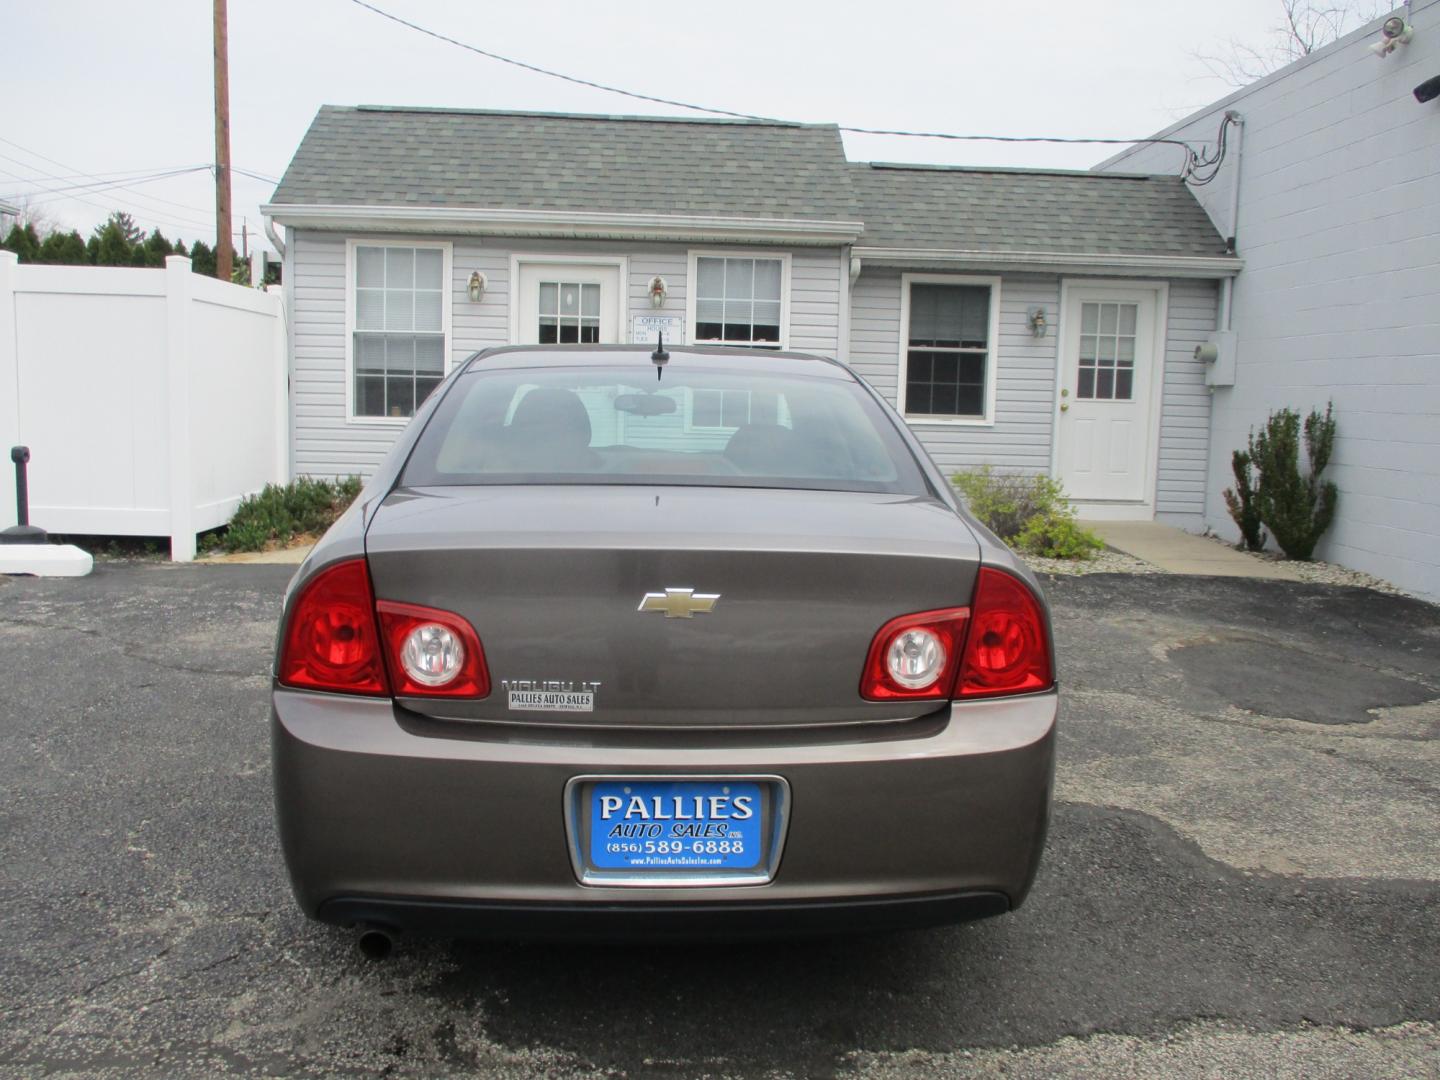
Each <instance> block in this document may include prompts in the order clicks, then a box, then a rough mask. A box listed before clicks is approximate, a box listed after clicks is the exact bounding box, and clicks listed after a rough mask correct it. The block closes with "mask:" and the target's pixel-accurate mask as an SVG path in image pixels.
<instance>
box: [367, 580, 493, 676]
mask: <svg viewBox="0 0 1440 1080" xmlns="http://www.w3.org/2000/svg"><path fill="white" fill-rule="evenodd" d="M375 608H376V610H377V611H378V612H379V613H380V628H381V632H382V633H383V634H384V635H385V644H386V649H385V659H386V662H387V664H388V666H389V668H390V679H391V684H392V685H393V686H394V687H395V693H396V694H397V695H401V696H406V697H447V698H483V697H484V696H485V695H487V694H488V693H490V672H489V670H488V669H487V668H486V666H485V652H484V650H483V649H482V648H481V647H480V637H479V635H478V634H476V633H475V628H474V627H473V626H471V625H470V623H469V622H467V621H466V620H465V619H462V618H461V617H460V616H459V615H456V614H454V613H453V612H449V611H440V610H437V609H436V608H428V607H421V606H420V605H419V604H401V603H397V602H396V601H394V600H381V601H380V602H379V603H378V604H376V605H375Z"/></svg>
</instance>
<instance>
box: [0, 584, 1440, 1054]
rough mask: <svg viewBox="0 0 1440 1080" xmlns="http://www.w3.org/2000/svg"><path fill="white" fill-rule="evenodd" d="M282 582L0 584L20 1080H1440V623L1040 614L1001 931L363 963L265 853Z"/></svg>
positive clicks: (8, 996)
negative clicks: (1015, 874) (1028, 750)
mask: <svg viewBox="0 0 1440 1080" xmlns="http://www.w3.org/2000/svg"><path fill="white" fill-rule="evenodd" d="M289 574H290V568H288V567H274V566H216V567H200V566H188V567H186V566H172V565H166V564H160V565H156V564H118V563H101V564H100V565H99V567H98V568H97V570H96V572H95V574H94V575H92V576H91V577H89V578H85V579H78V580H70V581H61V580H37V579H0V686H3V687H4V694H3V699H0V739H3V744H0V745H3V747H4V753H3V754H0V791H3V793H4V797H3V800H0V851H3V856H4V858H3V861H0V929H3V940H4V941H5V943H6V948H5V949H4V951H3V952H0V1077H7V1078H8V1077H16V1078H19V1077H25V1078H30V1077H40V1076H53V1077H142V1076H143V1077H148V1076H164V1077H211V1076H229V1075H235V1076H355V1077H370V1076H442V1075H467V1074H484V1075H497V1076H535V1075H545V1076H617V1075H624V1076H660V1077H668V1076H697V1075H713V1076H787V1075H794V1076H826V1075H832V1076H875V1077H887V1078H888V1077H901V1076H915V1075H925V1076H1001V1075H1003V1076H1007V1077H1042V1076H1055V1075H1073V1076H1096V1077H1132V1076H1133V1077H1143V1076H1179V1077H1211V1076H1226V1077H1246V1076H1290V1075H1303V1076H1307V1077H1321V1078H1327V1077H1353V1076H1366V1077H1412V1076H1440V1026H1437V1021H1440V963H1437V957H1440V917H1437V902H1440V768H1437V766H1440V609H1437V608H1435V607H1432V606H1429V605H1425V604H1422V603H1420V602H1418V601H1413V600H1408V599H1405V598H1403V597H1394V596H1383V595H1381V594H1378V593H1373V592H1369V591H1367V590H1361V589H1352V588H1342V587H1332V586H1314V585H1305V584H1298V583H1287V582H1252V581H1242V580H1238V579H1211V578H1185V577H1126V576H1122V575H1091V576H1086V577H1079V578H1056V579H1052V580H1050V581H1048V582H1047V588H1048V591H1049V594H1050V598H1051V602H1052V605H1053V610H1054V616H1055V624H1056V636H1057V640H1058V642H1059V651H1060V669H1061V677H1062V680H1063V688H1064V693H1065V713H1064V717H1063V727H1062V732H1061V744H1060V763H1059V767H1058V776H1057V783H1058V787H1057V799H1058V801H1057V804H1056V808H1055V816H1054V822H1053V828H1052V833H1051V839H1050V843H1049V847H1048V849H1047V854H1046V859H1045V863H1044V865H1043V867H1042V870H1041V876H1040V879H1039V881H1038V883H1037V885H1036V888H1035V891H1034V893H1033V894H1032V896H1031V898H1030V901H1029V902H1028V903H1027V904H1026V906H1025V907H1024V908H1023V909H1022V910H1021V911H1020V912H1018V913H1015V914H1013V915H1009V916H1005V917H1002V918H999V919H993V920H989V921H986V922H981V923H974V924H970V925H966V926H960V927H954V928H949V929H944V930H938V931H925V932H917V933H910V934H898V935H888V936H883V937H869V938H867V937H860V938H852V939H837V940H822V941H806V942H792V943H770V944H756V945H742V946H738V947H737V946H676V947H666V948H623V949H622V948H618V947H603V946H596V947H577V946H573V945H569V946H540V945H497V944H478V943H465V942H450V941H434V940H416V941H409V942H405V943H404V944H403V946H402V948H401V949H400V950H399V951H398V952H397V954H396V955H395V956H394V957H393V958H392V959H391V960H390V961H388V962H386V963H383V964H373V963H369V962H366V961H364V960H363V959H361V958H360V956H359V955H358V953H357V952H356V950H355V948H354V945H353V940H352V936H351V935H350V934H349V933H346V932H344V931H340V930H337V929H333V928H329V927H324V926H320V925H317V924H312V923H309V922H307V921H306V920H305V919H304V918H303V917H302V916H301V915H300V914H299V912H298V910H297V909H296V908H295V907H294V904H293V902H292V901H291V898H290V895H289V890H288V885H287V883H286V880H285V876H284V870H283V867H282V865H281V862H280V855H279V851H278V847H277V843H276V840H275V834H274V829H273V824H272V819H271V803H270V776H269V746H268V732H267V715H266V709H267V705H266V695H267V688H268V676H267V670H268V665H269V659H270V649H271V644H272V640H273V636H274V630H275V618H276V616H277V615H278V611H279V602H280V596H281V593H282V591H283V588H284V585H285V582H286V580H287V579H288V577H289Z"/></svg>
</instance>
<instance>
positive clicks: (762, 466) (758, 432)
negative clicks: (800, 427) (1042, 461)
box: [725, 424, 809, 476]
mask: <svg viewBox="0 0 1440 1080" xmlns="http://www.w3.org/2000/svg"><path fill="white" fill-rule="evenodd" d="M808 450H809V447H808V446H807V445H806V444H805V441H804V440H803V439H801V438H800V437H799V436H798V435H796V434H795V432H793V431H791V430H790V429H789V428H785V427H781V426H780V425H779V424H741V425H740V426H739V427H738V428H736V429H735V434H733V435H731V436H730V441H729V442H727V443H726V444H725V458H726V460H728V461H729V462H730V463H731V464H732V465H734V466H735V467H736V468H737V469H740V470H741V471H742V472H747V473H751V474H753V475H757V476H785V475H789V474H791V473H797V472H803V471H804V469H803V467H801V464H800V461H799V460H798V459H800V458H801V457H802V456H804V455H805V454H806V452H807V451H808Z"/></svg>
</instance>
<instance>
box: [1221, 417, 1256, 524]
mask: <svg viewBox="0 0 1440 1080" xmlns="http://www.w3.org/2000/svg"><path fill="white" fill-rule="evenodd" d="M1250 449H1251V450H1252V451H1253V450H1254V449H1255V440H1254V438H1253V437H1252V438H1251V440H1250ZM1253 460H1254V457H1253V454H1250V453H1246V452H1245V451H1244V450H1236V451H1235V453H1233V454H1232V455H1230V469H1231V471H1232V472H1233V473H1234V474H1235V486H1234V487H1233V488H1226V489H1225V490H1224V492H1222V494H1223V496H1224V498H1225V507H1226V509H1228V510H1229V511H1230V516H1231V517H1232V518H1234V519H1235V524H1236V525H1238V526H1239V527H1240V539H1241V542H1242V543H1243V544H1244V545H1245V547H1246V548H1248V549H1249V550H1250V551H1264V550H1265V530H1264V529H1262V528H1261V527H1260V525H1261V522H1260V501H1259V499H1257V498H1256V494H1257V493H1256V484H1255V483H1254V482H1253V481H1252V480H1251V479H1250V465H1251V462H1252V461H1253Z"/></svg>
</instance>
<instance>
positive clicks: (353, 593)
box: [279, 559, 390, 696]
mask: <svg viewBox="0 0 1440 1080" xmlns="http://www.w3.org/2000/svg"><path fill="white" fill-rule="evenodd" d="M279 679H280V682H281V683H283V684H284V685H286V686H297V687H303V688H304V689H307V690H333V691H336V692H338V693H342V694H373V695H381V696H383V695H385V694H388V693H389V692H390V689H389V686H388V685H387V684H386V681H385V668H384V666H383V664H382V662H381V659H380V638H379V634H378V633H377V631H376V627H375V601H374V598H373V594H372V593H371V591H370V574H369V572H368V571H367V570H366V569H365V560H364V559H349V560H347V561H345V562H339V563H336V564H335V565H334V566H330V567H327V568H326V569H324V570H322V571H320V573H318V574H316V575H315V576H314V577H313V578H311V579H310V581H308V582H307V583H306V584H305V587H304V589H303V591H302V592H301V593H300V596H299V597H298V598H297V599H296V601H295V603H294V604H293V605H292V607H291V609H290V621H289V622H288V623H287V624H286V627H285V640H284V645H283V646H282V648H281V650H280V665H279Z"/></svg>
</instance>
